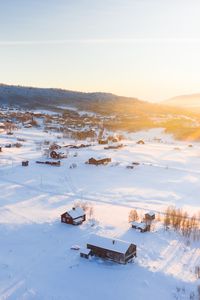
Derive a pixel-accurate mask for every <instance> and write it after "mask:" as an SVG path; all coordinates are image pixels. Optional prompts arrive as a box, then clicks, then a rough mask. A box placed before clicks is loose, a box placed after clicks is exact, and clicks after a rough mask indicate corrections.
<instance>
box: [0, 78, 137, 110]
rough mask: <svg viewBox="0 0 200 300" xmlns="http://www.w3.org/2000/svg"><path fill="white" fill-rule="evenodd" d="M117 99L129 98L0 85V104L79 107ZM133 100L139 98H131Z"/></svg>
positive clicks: (106, 94)
mask: <svg viewBox="0 0 200 300" xmlns="http://www.w3.org/2000/svg"><path fill="white" fill-rule="evenodd" d="M119 99H124V100H127V99H129V98H126V97H119V96H116V95H113V94H110V93H100V92H99V93H82V92H74V91H68V90H62V89H53V88H34V87H23V86H12V85H4V84H1V85H0V104H9V105H14V106H21V107H26V108H27V109H28V108H35V107H37V108H39V107H43V108H48V107H50V108H53V107H55V108H56V107H58V106H60V105H66V106H67V105H70V106H75V107H79V105H81V106H82V107H83V108H84V105H86V104H87V103H91V102H92V103H98V104H99V105H101V104H102V103H104V102H115V101H117V100H119ZM131 100H132V101H133V102H134V101H135V102H138V101H139V100H137V99H134V98H132V99H131Z"/></svg>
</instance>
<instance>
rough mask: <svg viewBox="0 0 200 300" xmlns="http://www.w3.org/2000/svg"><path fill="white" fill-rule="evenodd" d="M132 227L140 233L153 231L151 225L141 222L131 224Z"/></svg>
mask: <svg viewBox="0 0 200 300" xmlns="http://www.w3.org/2000/svg"><path fill="white" fill-rule="evenodd" d="M131 226H132V228H134V229H138V230H139V231H140V232H147V231H150V229H151V226H150V225H149V224H146V223H145V222H141V223H139V222H136V221H133V222H131Z"/></svg>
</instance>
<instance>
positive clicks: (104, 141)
mask: <svg viewBox="0 0 200 300" xmlns="http://www.w3.org/2000/svg"><path fill="white" fill-rule="evenodd" d="M98 143H99V145H106V144H108V140H98Z"/></svg>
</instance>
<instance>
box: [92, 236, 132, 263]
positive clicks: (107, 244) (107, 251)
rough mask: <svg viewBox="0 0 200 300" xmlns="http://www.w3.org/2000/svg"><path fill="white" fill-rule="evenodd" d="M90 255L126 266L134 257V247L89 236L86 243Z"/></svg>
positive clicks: (122, 242)
mask: <svg viewBox="0 0 200 300" xmlns="http://www.w3.org/2000/svg"><path fill="white" fill-rule="evenodd" d="M87 249H90V250H91V255H95V256H98V257H101V258H104V259H109V260H112V261H114V262H117V263H120V264H126V263H127V262H129V261H132V259H133V258H134V257H136V245H134V244H132V243H128V242H125V241H121V240H117V239H112V238H107V237H102V236H97V235H91V238H90V240H89V242H88V243H87Z"/></svg>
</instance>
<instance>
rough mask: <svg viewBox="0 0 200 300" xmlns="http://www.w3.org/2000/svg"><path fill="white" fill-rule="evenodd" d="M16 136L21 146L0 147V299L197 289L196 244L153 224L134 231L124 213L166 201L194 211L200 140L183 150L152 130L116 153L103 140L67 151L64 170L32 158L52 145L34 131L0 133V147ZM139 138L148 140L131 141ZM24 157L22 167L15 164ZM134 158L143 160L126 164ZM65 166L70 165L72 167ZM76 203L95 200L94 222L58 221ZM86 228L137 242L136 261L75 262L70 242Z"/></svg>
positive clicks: (174, 293) (81, 240) (182, 294)
mask: <svg viewBox="0 0 200 300" xmlns="http://www.w3.org/2000/svg"><path fill="white" fill-rule="evenodd" d="M154 137H157V138H160V137H161V138H162V142H161V143H159V142H157V141H155V140H154ZM16 138H24V139H25V140H26V141H25V142H22V143H23V147H22V148H19V149H16V148H3V152H2V153H0V190H1V193H0V299H37V300H40V299H41V300H43V299H44V300H45V299H54V300H57V299H58V300H59V299H67V300H71V299H73V300H76V299H79V298H81V299H84V300H86V299H87V300H90V299H96V300H99V299H102V298H104V299H105V300H107V299H109V300H110V299H115V300H121V299H124V300H126V299H127V300H128V299H136V300H143V299H147V298H148V299H149V300H153V299H154V300H155V299H156V300H157V299H158V300H159V299H162V300H172V299H190V295H191V293H192V292H193V291H194V292H195V293H196V290H197V285H198V282H197V280H196V277H195V274H194V269H195V266H197V265H200V248H199V247H200V245H199V243H190V244H187V243H186V241H184V240H183V238H181V237H180V236H178V234H176V233H174V232H172V231H170V232H166V231H164V229H163V228H162V226H161V225H160V224H158V223H155V225H154V230H153V232H151V233H145V234H141V233H139V232H136V231H134V230H133V229H130V226H129V224H128V215H129V212H130V209H131V208H138V209H139V211H140V213H141V215H142V214H143V213H144V212H145V210H154V211H156V212H162V211H164V210H165V208H166V207H167V206H169V205H175V206H177V207H182V208H184V209H185V210H187V211H188V212H189V213H191V214H193V213H196V212H197V211H198V210H199V207H200V202H199V201H200V200H199V197H198V196H199V189H200V144H198V143H196V144H193V147H192V148H190V147H188V144H187V143H182V142H179V143H178V142H175V141H173V139H172V138H171V137H170V136H165V135H164V134H163V133H162V132H161V130H152V131H149V132H140V133H137V134H134V135H133V134H132V135H130V136H129V140H125V141H123V143H124V144H125V145H126V147H124V148H123V149H120V150H114V151H113V150H104V146H103V145H93V146H92V147H90V148H85V149H79V150H76V151H75V150H72V149H71V150H69V151H67V150H65V151H66V152H67V153H68V158H67V159H64V160H62V165H61V167H51V166H48V165H38V164H36V163H35V161H36V160H45V159H46V158H45V157H44V156H43V150H44V148H45V146H43V145H42V143H43V141H44V140H51V141H56V140H57V136H56V135H55V134H47V133H44V132H43V131H42V130H39V129H37V130H35V129H23V130H19V131H17V132H16V133H15V135H14V136H9V137H8V136H6V135H4V134H3V133H1V140H0V141H1V145H5V144H7V143H15V142H16ZM141 138H142V139H144V140H145V142H146V143H145V145H136V141H137V140H138V139H141ZM57 142H59V143H60V144H62V143H63V144H68V143H71V142H72V141H67V140H62V139H58V140H57ZM47 147H48V146H46V148H47ZM75 152H77V153H78V156H77V157H74V154H75ZM90 157H95V158H98V157H112V163H111V164H110V165H107V166H98V167H95V166H92V165H87V164H85V161H86V160H88V158H90ZM24 159H28V160H29V161H30V165H29V167H22V166H21V161H22V160H24ZM132 162H139V163H140V165H139V166H137V167H135V168H134V169H127V168H126V166H127V165H130V164H131V163H132ZM72 163H76V164H77V168H75V169H70V168H69V167H70V165H71V164H72ZM76 200H82V201H89V202H90V203H92V205H93V206H94V217H95V219H96V223H95V226H91V222H90V221H87V222H85V223H84V224H83V225H81V226H79V227H74V226H70V225H65V224H61V223H60V214H61V213H63V212H64V211H66V210H67V209H70V208H71V207H72V205H73V203H74V201H76ZM91 233H96V234H100V235H105V236H109V237H116V238H120V239H122V240H126V241H129V242H133V243H135V244H136V245H137V247H138V249H137V252H138V257H137V259H136V260H135V263H134V264H128V265H126V266H122V265H117V264H114V263H111V262H105V261H102V260H100V259H92V260H85V259H83V258H80V257H79V252H77V251H73V250H71V249H70V247H71V246H72V245H74V244H78V245H80V246H85V244H86V243H87V240H88V238H89V235H90V234H91ZM199 284H200V283H199ZM194 299H195V298H194ZM196 299H197V298H196Z"/></svg>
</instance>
